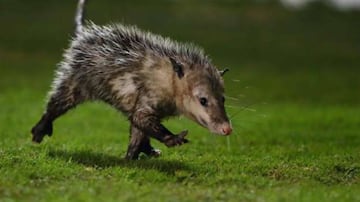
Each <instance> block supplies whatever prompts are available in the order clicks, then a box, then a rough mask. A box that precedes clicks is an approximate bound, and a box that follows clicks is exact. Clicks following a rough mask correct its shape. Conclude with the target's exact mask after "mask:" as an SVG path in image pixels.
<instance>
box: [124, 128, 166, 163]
mask: <svg viewBox="0 0 360 202" xmlns="http://www.w3.org/2000/svg"><path fill="white" fill-rule="evenodd" d="M130 134H131V135H130V143H129V147H128V151H127V153H126V157H125V158H126V159H128V160H136V159H138V158H139V154H140V153H141V152H143V153H144V154H146V155H147V156H149V157H158V156H160V155H161V151H160V150H158V149H154V148H153V147H152V146H151V145H150V138H149V137H148V136H146V135H145V133H143V132H142V131H141V130H140V129H138V128H136V127H135V126H131V129H130Z"/></svg>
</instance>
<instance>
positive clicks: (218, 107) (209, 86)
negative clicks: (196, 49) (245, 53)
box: [170, 59, 232, 135]
mask: <svg viewBox="0 0 360 202" xmlns="http://www.w3.org/2000/svg"><path fill="white" fill-rule="evenodd" d="M170 60H171V63H172V66H173V68H174V71H175V73H176V79H177V80H178V81H177V83H179V85H180V87H178V88H179V89H180V92H181V93H180V92H179V93H180V95H177V96H178V98H176V99H178V100H180V101H178V105H180V106H178V107H179V108H180V111H181V112H182V114H184V115H185V116H186V117H188V118H190V119H192V120H194V121H195V122H197V123H198V124H200V125H201V126H203V127H205V128H208V129H209V130H210V131H211V132H213V133H216V134H220V135H230V134H231V132H232V127H231V124H230V121H229V119H228V117H227V115H226V111H225V107H224V103H225V97H224V81H223V79H222V75H223V74H224V73H225V72H226V71H218V70H217V69H216V68H215V67H214V66H213V65H212V64H210V63H205V64H190V65H188V64H186V63H185V62H184V63H181V62H178V61H175V60H173V59H170Z"/></svg>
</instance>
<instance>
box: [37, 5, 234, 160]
mask: <svg viewBox="0 0 360 202" xmlns="http://www.w3.org/2000/svg"><path fill="white" fill-rule="evenodd" d="M83 5H84V1H81V0H80V1H79V6H78V12H77V15H76V19H77V20H76V22H77V26H78V27H77V29H76V30H77V31H76V35H75V36H74V37H73V39H72V40H71V43H70V47H69V48H68V49H67V50H66V51H65V53H64V59H63V61H62V62H61V63H59V67H58V70H57V72H56V75H55V79H54V82H53V85H52V90H51V92H50V93H49V101H48V104H47V108H46V111H45V113H44V115H43V116H42V118H41V120H40V121H39V122H38V124H37V125H36V126H35V127H34V128H33V129H32V133H33V141H35V142H41V141H42V139H43V137H44V136H45V135H49V136H51V134H52V123H53V121H54V120H55V119H56V118H58V117H59V116H61V115H63V114H64V113H66V112H67V111H68V110H70V109H72V108H74V107H75V106H77V105H78V104H80V103H82V102H85V101H89V100H99V101H104V102H106V103H108V104H110V105H112V106H114V107H115V108H116V109H118V110H119V111H121V112H122V113H123V114H124V115H125V116H127V117H128V119H129V121H130V123H131V131H130V133H131V140H130V145H129V148H128V153H127V156H126V158H128V159H136V158H137V156H138V154H139V153H140V152H144V153H146V154H148V155H153V154H156V155H158V152H155V151H156V150H155V149H153V148H152V147H151V145H150V140H149V137H153V138H155V139H157V140H159V141H160V142H163V143H164V144H165V145H167V146H169V147H172V146H176V145H181V144H183V143H186V142H187V139H185V136H186V134H187V131H183V132H180V133H179V135H174V134H172V133H171V132H170V131H169V130H167V129H166V128H165V127H164V126H163V125H162V124H161V121H162V120H163V119H164V118H167V117H170V116H176V115H179V114H184V115H185V116H188V117H189V118H191V119H193V120H194V121H196V122H198V123H199V124H201V125H203V126H204V127H207V128H209V129H211V130H212V131H215V132H216V133H225V134H229V133H230V132H231V129H229V127H230V126H229V125H226V127H228V128H227V130H225V132H221V130H222V131H224V130H223V128H224V127H225V126H224V124H228V122H229V121H228V118H227V116H226V113H225V109H224V103H223V101H222V97H223V92H224V87H223V81H222V78H221V75H220V73H219V71H218V70H217V69H216V68H215V67H214V66H213V65H212V64H211V62H210V60H209V58H208V57H207V56H206V55H205V54H204V51H203V50H202V49H201V48H198V47H196V46H195V45H192V44H183V43H178V42H175V41H172V40H170V39H169V38H164V37H161V36H159V35H155V34H151V33H149V32H144V31H141V30H140V29H138V28H137V27H135V26H124V25H120V24H113V25H108V26H98V25H95V24H94V23H92V22H88V23H87V25H86V26H83V25H82V15H83V14H82V13H83V10H82V6H83ZM174 64H176V67H175V66H174ZM199 96H202V97H204V96H205V97H206V98H207V99H208V100H209V107H203V109H198V108H197V107H196V106H197V105H199V101H198V100H199ZM229 130H230V132H229ZM218 131H220V132H218Z"/></svg>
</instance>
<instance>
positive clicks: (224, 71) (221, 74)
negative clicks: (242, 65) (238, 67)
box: [219, 68, 229, 76]
mask: <svg viewBox="0 0 360 202" xmlns="http://www.w3.org/2000/svg"><path fill="white" fill-rule="evenodd" d="M227 71H229V69H228V68H226V69H223V70H221V71H219V73H220V76H224V74H225V73H226V72H227Z"/></svg>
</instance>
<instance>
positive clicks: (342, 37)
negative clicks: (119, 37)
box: [0, 0, 360, 201]
mask: <svg viewBox="0 0 360 202" xmlns="http://www.w3.org/2000/svg"><path fill="white" fill-rule="evenodd" d="M74 4H75V3H74V2H60V1H55V0H52V1H46V3H45V1H44V3H41V2H40V1H39V2H38V1H37V2H30V1H29V2H27V1H1V2H0V23H1V24H2V27H6V29H2V31H0V105H1V107H0V201H360V38H359V36H360V24H359V22H360V13H359V12H337V11H334V10H332V9H330V8H327V7H323V6H321V5H314V6H312V7H310V8H308V9H306V10H303V11H288V10H285V9H283V8H282V7H281V6H279V5H276V4H273V3H236V2H232V1H211V2H176V1H156V2H155V3H150V2H147V1H125V2H123V3H122V2H117V1H110V0H106V1H101V2H100V1H95V0H93V1H91V3H90V4H89V10H88V16H89V18H90V19H92V20H94V21H95V22H96V23H99V24H103V23H106V22H110V21H112V22H116V21H120V22H125V23H127V24H137V25H138V26H139V27H142V28H144V29H147V30H152V31H154V32H156V33H160V34H162V35H165V36H171V37H172V38H175V39H178V40H180V41H192V42H195V43H197V44H200V45H201V46H203V47H204V48H205V49H206V51H207V52H208V53H209V54H210V56H211V57H212V58H213V61H214V63H215V64H216V65H218V66H219V67H228V68H230V69H231V70H230V72H229V73H228V74H227V75H225V80H226V93H227V101H226V108H227V111H228V114H229V116H230V117H231V120H232V124H233V126H234V133H233V134H232V135H231V136H230V137H221V136H216V135H213V134H210V133H209V132H208V131H207V130H206V129H203V128H201V127H200V126H198V125H196V124H195V123H193V122H191V121H189V120H187V119H186V118H174V119H170V120H168V121H165V122H164V123H165V125H166V126H167V127H168V128H169V129H170V130H172V131H174V132H179V131H181V130H184V129H188V130H189V135H188V138H189V140H190V143H188V144H186V145H183V146H181V147H176V148H166V147H165V146H164V145H162V144H160V143H159V142H157V141H153V144H154V146H155V147H157V148H159V149H161V150H162V152H163V154H162V156H161V157H159V158H156V159H149V158H147V157H146V156H141V159H140V160H138V161H132V162H131V161H130V162H129V161H125V160H124V159H123V157H124V155H125V153H126V149H127V143H128V138H129V134H128V132H129V128H128V127H129V125H128V122H127V120H126V118H125V117H123V116H122V115H121V114H120V113H118V112H117V111H116V110H114V109H113V108H111V107H110V106H108V105H105V104H103V103H86V104H84V105H81V106H79V107H78V108H76V109H75V110H73V111H70V112H69V113H67V114H66V115H65V116H63V117H61V118H60V119H59V120H57V121H56V122H55V124H54V134H53V136H52V137H51V138H48V137H46V138H45V140H44V142H43V143H41V144H40V145H37V144H33V143H32V142H31V135H30V129H31V127H32V126H33V125H34V124H35V123H36V121H38V119H39V118H40V116H41V113H42V111H43V110H44V105H45V100H46V99H45V98H46V94H47V91H48V90H49V86H50V83H51V80H52V77H53V73H54V70H55V67H56V63H58V62H59V61H60V59H61V54H62V50H63V49H64V48H66V47H67V43H68V40H69V38H70V35H71V32H72V24H71V23H72V18H73V12H74V8H75V5H74Z"/></svg>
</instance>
